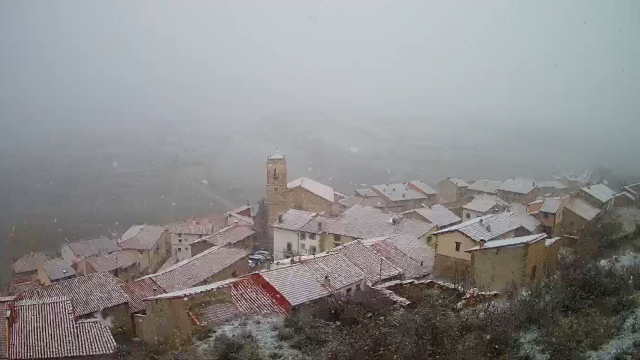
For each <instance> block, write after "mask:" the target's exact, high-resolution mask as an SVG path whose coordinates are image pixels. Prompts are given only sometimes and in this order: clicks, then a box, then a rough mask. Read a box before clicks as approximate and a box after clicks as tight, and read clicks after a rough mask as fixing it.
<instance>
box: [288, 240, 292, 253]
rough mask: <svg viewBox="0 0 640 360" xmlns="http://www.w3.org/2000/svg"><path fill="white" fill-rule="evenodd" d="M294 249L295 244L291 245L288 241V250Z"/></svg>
mask: <svg viewBox="0 0 640 360" xmlns="http://www.w3.org/2000/svg"><path fill="white" fill-rule="evenodd" d="M292 249H293V246H292V245H291V243H290V242H288V243H287V251H289V252H290V251H291V250H292Z"/></svg>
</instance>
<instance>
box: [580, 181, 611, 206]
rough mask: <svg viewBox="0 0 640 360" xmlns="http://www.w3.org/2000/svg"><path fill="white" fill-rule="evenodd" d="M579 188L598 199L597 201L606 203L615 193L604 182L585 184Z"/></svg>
mask: <svg viewBox="0 0 640 360" xmlns="http://www.w3.org/2000/svg"><path fill="white" fill-rule="evenodd" d="M581 190H582V191H584V192H586V193H587V194H589V195H591V196H593V197H594V198H596V199H598V200H599V201H602V202H603V203H606V202H607V201H609V200H611V199H613V197H614V196H615V195H616V192H615V191H613V190H611V189H609V188H608V187H607V186H606V185H604V184H595V185H591V186H585V187H583V188H582V189H581Z"/></svg>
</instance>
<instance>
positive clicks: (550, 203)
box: [540, 198, 562, 214]
mask: <svg viewBox="0 0 640 360" xmlns="http://www.w3.org/2000/svg"><path fill="white" fill-rule="evenodd" d="M561 204H562V199H558V198H546V199H545V200H544V204H542V207H540V211H542V212H543V213H548V214H555V213H557V212H558V209H560V205H561Z"/></svg>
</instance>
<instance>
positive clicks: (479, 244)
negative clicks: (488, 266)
mask: <svg viewBox="0 0 640 360" xmlns="http://www.w3.org/2000/svg"><path fill="white" fill-rule="evenodd" d="M484 243H485V241H484V240H480V241H478V246H479V247H480V249H482V248H483V247H484Z"/></svg>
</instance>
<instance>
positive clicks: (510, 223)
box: [435, 212, 530, 241]
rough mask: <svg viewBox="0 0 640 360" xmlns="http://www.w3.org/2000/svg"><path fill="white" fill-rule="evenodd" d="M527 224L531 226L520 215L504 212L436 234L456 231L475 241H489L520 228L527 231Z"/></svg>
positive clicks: (482, 217) (473, 220)
mask: <svg viewBox="0 0 640 360" xmlns="http://www.w3.org/2000/svg"><path fill="white" fill-rule="evenodd" d="M525 223H527V225H530V224H528V222H526V221H524V219H523V217H522V216H519V214H516V213H513V212H504V213H499V214H490V215H485V216H481V217H478V218H475V219H471V220H469V221H465V222H463V223H461V224H458V225H454V226H452V227H450V228H446V229H444V230H440V231H438V232H436V233H435V234H446V233H450V232H454V231H460V232H462V233H463V234H465V235H466V236H467V237H469V238H470V239H473V240H475V241H480V240H485V241H489V240H491V239H495V238H497V237H498V236H500V235H502V234H506V233H508V232H509V231H511V230H515V229H517V228H519V227H523V228H525V229H526V227H525Z"/></svg>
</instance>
